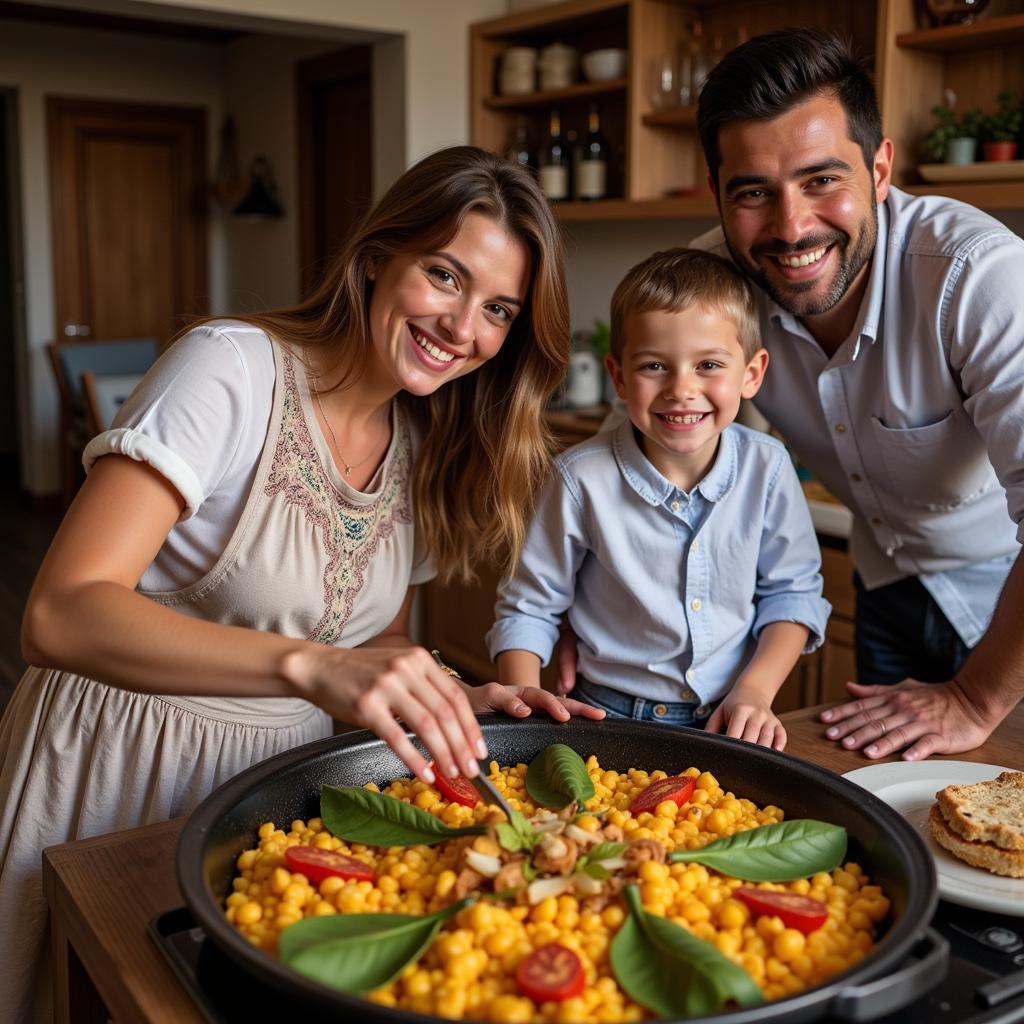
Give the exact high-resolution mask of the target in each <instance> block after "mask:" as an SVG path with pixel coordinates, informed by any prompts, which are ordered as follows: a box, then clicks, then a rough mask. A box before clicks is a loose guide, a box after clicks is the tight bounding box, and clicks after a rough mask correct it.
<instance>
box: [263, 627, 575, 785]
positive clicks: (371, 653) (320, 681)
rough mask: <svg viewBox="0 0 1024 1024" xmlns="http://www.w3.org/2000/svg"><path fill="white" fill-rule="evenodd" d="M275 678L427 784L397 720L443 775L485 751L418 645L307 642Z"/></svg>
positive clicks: (426, 771) (472, 769) (470, 764)
mask: <svg viewBox="0 0 1024 1024" xmlns="http://www.w3.org/2000/svg"><path fill="white" fill-rule="evenodd" d="M281 675H282V676H284V678H285V679H286V680H288V681H289V682H290V683H291V684H292V685H293V686H294V687H295V688H296V689H297V690H298V691H299V695H300V696H302V697H305V698H306V699H307V700H310V701H312V702H313V703H314V704H317V705H319V706H320V707H321V708H323V709H324V711H326V712H327V713H328V714H329V715H332V716H333V717H334V718H338V719H341V720H342V721H343V722H351V723H353V724H354V725H361V726H364V727H365V728H367V729H371V730H373V732H375V733H376V734H377V735H378V736H379V737H380V738H381V739H382V740H384V742H385V743H387V744H388V746H390V747H391V749H392V750H394V752H395V753H396V754H397V755H398V756H399V757H400V758H401V759H402V760H403V761H404V762H405V764H406V765H408V767H409V768H410V770H411V771H412V772H414V773H415V774H416V775H417V776H418V777H419V778H420V779H422V780H423V781H424V782H427V783H433V781H434V773H433V771H432V770H431V768H430V764H429V762H428V760H427V758H425V757H424V756H423V755H422V754H421V753H420V752H419V751H418V750H417V749H416V747H415V746H413V744H412V742H411V741H410V739H409V737H408V736H406V734H405V729H404V728H403V727H402V726H401V725H400V724H399V723H398V721H397V719H401V720H402V721H403V722H404V723H405V724H406V725H407V726H408V727H409V728H410V729H411V730H412V731H413V732H414V733H416V735H417V736H418V737H419V738H420V739H421V740H422V741H423V744H424V746H425V747H426V748H427V751H428V752H429V754H430V757H431V758H432V759H433V761H434V764H435V765H437V767H438V769H439V770H440V771H443V772H444V773H445V774H446V775H448V776H449V777H454V776H456V775H466V776H467V777H469V778H472V777H473V776H474V775H477V774H478V773H479V771H480V767H479V765H478V764H477V761H478V759H479V758H484V757H486V756H487V745H486V744H485V743H484V738H483V734H482V733H481V732H480V726H479V724H478V723H477V721H476V718H475V717H474V715H473V709H472V707H471V706H470V701H469V698H468V697H467V693H466V687H464V686H463V685H462V684H461V683H459V681H458V680H456V679H455V678H454V677H452V676H450V675H448V674H447V673H446V672H443V671H442V670H441V669H440V668H439V667H438V666H437V664H436V663H435V662H434V659H433V658H432V657H431V656H430V655H429V654H428V653H427V652H426V651H425V650H424V649H423V648H422V647H415V646H412V647H410V646H399V645H396V646H394V647H386V646H377V645H374V646H367V647H356V648H353V649H351V650H345V649H342V648H338V647H318V646H314V645H309V646H306V647H303V648H301V649H300V650H296V651H292V652H290V653H289V654H287V655H285V657H284V658H282V660H281ZM495 685H497V684H495ZM498 689H502V687H498ZM548 696H550V694H549V695H548ZM573 703H575V702H573ZM527 714H529V711H527Z"/></svg>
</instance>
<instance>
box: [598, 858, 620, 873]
mask: <svg viewBox="0 0 1024 1024" xmlns="http://www.w3.org/2000/svg"><path fill="white" fill-rule="evenodd" d="M594 863H595V864H600V865H601V867H603V868H605V869H606V870H608V871H621V870H622V869H623V868H624V867H625V866H626V864H627V863H628V861H627V860H626V858H625V857H605V858H604V859H603V860H597V861H594Z"/></svg>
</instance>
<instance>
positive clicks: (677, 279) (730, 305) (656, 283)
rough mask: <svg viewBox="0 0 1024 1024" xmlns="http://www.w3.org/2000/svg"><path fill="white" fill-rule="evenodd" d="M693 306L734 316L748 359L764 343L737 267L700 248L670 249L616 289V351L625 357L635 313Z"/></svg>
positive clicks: (613, 345) (750, 296)
mask: <svg viewBox="0 0 1024 1024" xmlns="http://www.w3.org/2000/svg"><path fill="white" fill-rule="evenodd" d="M691 306H703V307H704V308H706V309H711V310H714V311H715V312H716V313H718V314H720V315H721V316H723V317H725V318H726V319H727V320H729V321H731V322H732V324H733V325H734V326H735V328H736V336H737V337H738V338H739V343H740V346H741V347H742V349H743V357H744V358H745V359H748V360H749V359H751V358H752V357H753V355H754V353H755V352H756V351H757V350H758V348H760V346H761V338H760V331H759V329H758V323H757V310H756V309H755V307H754V293H753V291H752V290H751V287H750V284H749V283H748V281H747V279H746V278H745V277H744V276H743V274H742V273H741V272H740V271H739V270H738V269H737V267H736V266H734V265H733V264H732V263H730V262H729V261H728V260H724V259H722V257H721V256H715V255H714V253H710V252H704V251H703V250H701V249H667V250H665V251H664V252H656V253H654V254H653V255H652V256H648V257H647V259H645V260H643V261H642V262H641V263H638V264H637V265H636V266H635V267H633V268H632V269H631V270H630V271H629V272H628V273H627V274H626V276H625V277H624V278H623V279H622V281H621V282H620V283H619V286H618V288H616V289H615V294H614V295H613V296H612V332H611V333H612V337H611V353H612V355H613V356H614V357H615V359H616V360H617V361H618V362H621V361H622V350H623V349H624V348H625V345H626V330H625V328H626V317H627V316H629V315H630V314H631V313H655V312H670V313H671V312H677V311H679V310H683V309H688V308H689V307H691Z"/></svg>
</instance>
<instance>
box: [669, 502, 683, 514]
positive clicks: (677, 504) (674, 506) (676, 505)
mask: <svg viewBox="0 0 1024 1024" xmlns="http://www.w3.org/2000/svg"><path fill="white" fill-rule="evenodd" d="M682 507H683V503H682V502H681V501H673V502H672V504H671V505H669V508H671V509H672V511H673V512H678V511H679V510H680V509H681V508H682Z"/></svg>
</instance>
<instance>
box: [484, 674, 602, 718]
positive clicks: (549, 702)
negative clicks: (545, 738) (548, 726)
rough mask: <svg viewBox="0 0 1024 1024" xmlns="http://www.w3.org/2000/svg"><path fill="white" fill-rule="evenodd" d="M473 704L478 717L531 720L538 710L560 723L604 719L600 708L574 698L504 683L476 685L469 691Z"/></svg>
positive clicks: (534, 687) (536, 688)
mask: <svg viewBox="0 0 1024 1024" xmlns="http://www.w3.org/2000/svg"><path fill="white" fill-rule="evenodd" d="M469 702H470V705H471V706H472V708H473V710H474V712H475V713H476V714H478V715H483V714H487V713H488V712H491V711H503V712H504V713H505V714H506V715H512V716H513V717H515V718H527V717H528V716H529V715H531V714H533V712H534V710H537V711H546V712H547V713H548V714H549V715H550V716H551V717H552V718H554V719H555V720H556V721H559V722H565V721H568V720H569V719H570V718H571V717H572V716H573V715H580V716H581V717H582V718H592V719H594V720H599V719H602V718H604V712H603V711H602V710H601V709H600V708H595V707H592V706H591V705H590V704H584V703H583V702H582V701H579V700H572V699H571V698H570V697H556V696H555V695H554V694H553V693H548V691H547V690H542V689H541V688H540V687H539V686H502V685H501V683H488V684H487V685H486V686H474V687H470V688H469Z"/></svg>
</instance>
